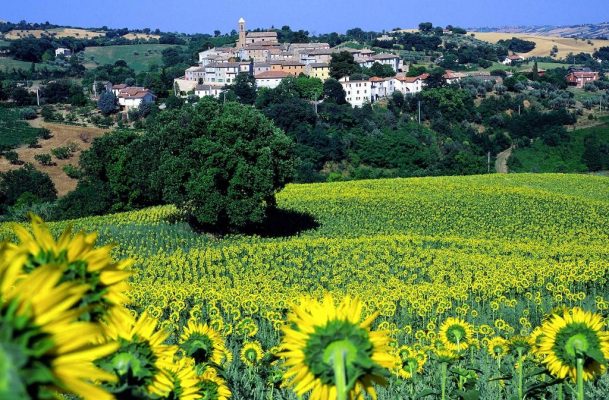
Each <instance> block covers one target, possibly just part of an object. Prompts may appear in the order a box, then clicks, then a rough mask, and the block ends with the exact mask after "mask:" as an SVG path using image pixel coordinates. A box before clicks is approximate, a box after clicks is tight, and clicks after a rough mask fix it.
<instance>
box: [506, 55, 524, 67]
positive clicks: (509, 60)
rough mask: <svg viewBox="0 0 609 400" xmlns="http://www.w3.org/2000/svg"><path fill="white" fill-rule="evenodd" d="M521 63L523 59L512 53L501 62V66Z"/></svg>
mask: <svg viewBox="0 0 609 400" xmlns="http://www.w3.org/2000/svg"><path fill="white" fill-rule="evenodd" d="M523 61H524V58H523V57H522V56H519V55H518V54H515V53H514V54H512V55H510V56H507V57H506V58H505V60H503V63H502V64H503V65H514V64H516V63H519V62H523Z"/></svg>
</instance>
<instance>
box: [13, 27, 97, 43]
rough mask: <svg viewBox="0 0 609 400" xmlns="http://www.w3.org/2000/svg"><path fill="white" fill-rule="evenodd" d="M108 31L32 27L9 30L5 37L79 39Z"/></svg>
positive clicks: (90, 37)
mask: <svg viewBox="0 0 609 400" xmlns="http://www.w3.org/2000/svg"><path fill="white" fill-rule="evenodd" d="M105 35H106V32H99V31H92V30H88V29H81V28H55V29H48V30H43V29H31V30H12V31H10V32H7V33H6V34H5V35H4V37H5V39H8V40H16V39H22V38H25V37H28V36H32V37H35V38H40V37H42V36H51V37H55V38H58V39H60V38H66V37H74V38H78V39H94V38H97V37H101V36H105Z"/></svg>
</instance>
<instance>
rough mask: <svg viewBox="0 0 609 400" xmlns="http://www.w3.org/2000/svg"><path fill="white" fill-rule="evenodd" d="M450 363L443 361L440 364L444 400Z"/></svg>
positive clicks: (444, 398) (443, 398) (444, 399)
mask: <svg viewBox="0 0 609 400" xmlns="http://www.w3.org/2000/svg"><path fill="white" fill-rule="evenodd" d="M447 369H448V364H447V363H445V362H443V363H441V364H440V371H441V373H442V381H441V385H442V400H446V375H447Z"/></svg>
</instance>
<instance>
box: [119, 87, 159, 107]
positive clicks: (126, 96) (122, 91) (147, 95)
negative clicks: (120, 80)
mask: <svg viewBox="0 0 609 400" xmlns="http://www.w3.org/2000/svg"><path fill="white" fill-rule="evenodd" d="M112 91H113V92H115V95H116V97H118V104H119V105H120V106H121V107H124V108H125V109H126V110H131V109H134V108H139V106H140V105H141V104H142V103H154V102H155V100H156V96H155V95H154V94H153V93H152V92H151V91H150V90H148V89H146V88H143V87H137V86H127V85H114V86H113V87H112Z"/></svg>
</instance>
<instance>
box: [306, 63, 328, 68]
mask: <svg viewBox="0 0 609 400" xmlns="http://www.w3.org/2000/svg"><path fill="white" fill-rule="evenodd" d="M309 65H310V66H311V67H312V68H328V67H329V66H330V64H328V63H311V64H309Z"/></svg>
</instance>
